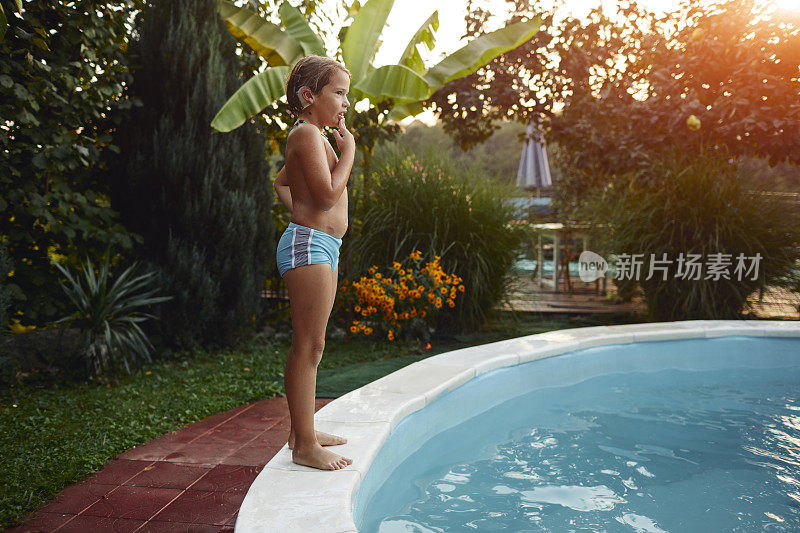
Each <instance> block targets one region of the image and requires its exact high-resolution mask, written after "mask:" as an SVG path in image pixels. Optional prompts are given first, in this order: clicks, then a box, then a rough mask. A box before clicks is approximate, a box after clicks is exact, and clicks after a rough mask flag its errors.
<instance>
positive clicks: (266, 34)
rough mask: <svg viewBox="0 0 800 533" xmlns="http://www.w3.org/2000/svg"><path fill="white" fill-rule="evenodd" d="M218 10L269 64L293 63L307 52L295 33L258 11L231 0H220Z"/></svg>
mask: <svg viewBox="0 0 800 533" xmlns="http://www.w3.org/2000/svg"><path fill="white" fill-rule="evenodd" d="M217 11H218V12H219V14H220V16H221V17H222V20H223V21H224V22H225V25H226V26H227V27H228V30H229V31H230V32H231V33H232V34H233V35H234V36H236V38H237V39H239V40H241V41H242V42H245V43H247V44H248V45H250V47H251V48H252V49H253V50H255V51H256V53H258V55H260V56H261V57H263V58H264V59H265V60H266V61H267V64H268V65H270V66H286V65H291V64H292V63H294V62H295V61H296V60H297V59H298V58H300V57H302V56H303V54H304V50H303V47H302V46H301V45H300V43H299V42H298V41H297V40H296V39H295V38H294V37H293V36H292V35H291V34H289V33H288V32H284V31H283V30H282V29H281V27H280V26H278V25H276V24H273V23H272V22H269V21H267V20H264V19H263V18H261V17H260V16H259V15H258V14H257V13H255V12H254V11H251V10H250V9H247V8H246V7H238V6H237V5H236V4H234V3H233V2H231V1H229V0H217ZM294 31H297V29H296V28H295V29H294Z"/></svg>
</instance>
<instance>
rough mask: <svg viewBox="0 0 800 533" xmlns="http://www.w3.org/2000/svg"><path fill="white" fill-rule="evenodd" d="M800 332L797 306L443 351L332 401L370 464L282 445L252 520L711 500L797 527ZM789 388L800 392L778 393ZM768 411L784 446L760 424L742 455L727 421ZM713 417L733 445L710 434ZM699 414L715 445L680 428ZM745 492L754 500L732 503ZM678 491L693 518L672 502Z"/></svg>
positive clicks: (299, 522)
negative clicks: (793, 317) (770, 316)
mask: <svg viewBox="0 0 800 533" xmlns="http://www.w3.org/2000/svg"><path fill="white" fill-rule="evenodd" d="M797 337H800V325H798V324H797V323H783V322H768V321H687V322H673V323H663V324H637V325H627V326H613V327H599V328H580V329H575V330H561V331H557V332H550V333H546V334H542V335H534V336H530V337H524V338H520V339H513V340H510V341H503V342H501V343H493V344H491V345H484V346H479V347H473V348H469V349H465V350H458V351H455V352H449V353H447V354H440V355H438V356H435V357H433V358H430V359H428V360H425V361H421V362H419V363H415V364H413V365H410V366H409V367H406V368H404V369H401V370H400V371H398V372H395V373H394V374H391V375H389V376H386V377H385V378H382V379H380V380H378V381H376V382H373V383H371V384H370V385H367V386H366V387H363V388H362V389H359V390H357V391H354V392H352V393H349V394H348V395H345V396H343V397H342V398H339V399H337V400H335V401H334V402H331V403H330V404H328V405H327V406H326V407H325V408H323V409H322V410H320V411H319V412H318V413H317V416H316V420H317V425H318V427H319V429H321V430H323V431H338V432H342V433H343V434H346V435H347V436H348V437H349V438H350V442H348V444H347V445H345V446H343V447H342V448H341V453H343V454H345V455H348V456H350V457H353V458H354V459H356V460H355V461H354V464H353V465H352V466H351V467H348V468H347V469H345V470H341V471H336V472H316V471H313V470H312V469H308V468H305V467H300V466H298V465H294V464H293V463H291V455H290V453H289V450H288V449H286V448H285V449H284V450H281V452H279V453H278V455H276V456H275V457H274V458H273V460H272V461H270V463H269V464H268V465H267V466H266V467H265V468H264V470H263V471H262V472H261V473H260V474H259V476H258V478H257V479H256V481H255V482H254V483H253V485H252V486H251V488H250V490H249V491H248V494H247V496H246V498H245V501H244V502H243V504H242V507H241V509H240V511H239V517H238V519H237V523H236V531H265V530H269V531H308V530H309V529H308V528H312V529H313V530H315V531H356V527H357V526H358V528H359V529H358V530H359V531H363V532H369V531H381V532H382V533H383V532H386V531H406V530H407V529H406V526H411V525H412V524H416V527H417V528H418V529H417V530H419V531H440V530H442V531H447V530H461V531H466V530H478V531H484V530H495V529H496V530H502V529H503V528H505V530H508V531H523V530H524V531H540V530H542V531H544V530H558V529H563V528H569V527H572V528H576V529H578V528H581V527H584V528H588V529H592V528H594V529H606V530H609V531H613V530H619V531H659V530H675V528H678V529H680V530H684V531H685V530H693V529H695V527H694V526H692V525H691V524H690V523H689V522H688V521H686V520H688V519H689V518H691V517H692V516H695V515H696V516H704V517H705V518H706V519H714V517H716V519H717V520H724V519H727V518H731V519H732V520H736V522H732V524H733V525H734V526H735V527H733V528H728V529H735V528H736V527H739V528H744V529H742V530H745V529H746V524H748V522H747V521H746V519H748V518H752V517H755V518H752V519H753V520H756V522H753V523H757V524H758V525H759V528H762V527H766V526H769V527H772V528H774V530H782V529H785V530H790V529H791V526H792V523H793V521H797V519H798V518H797V517H798V515H797V509H798V507H799V506H798V503H800V489H798V486H797V480H798V478H800V475H798V472H797V463H798V460H800V457H799V456H798V450H797V446H798V443H800V438H798V437H800V436H798V434H797V430H798V428H800V416H798V414H797V411H794V410H793V409H791V408H790V407H800V404H797V403H792V402H793V401H794V400H792V399H791V396H792V394H794V399H795V400H796V399H797V393H796V392H795V391H796V390H797V389H800V387H797V386H794V387H793V386H792V385H793V384H796V383H797V378H798V375H797V374H796V373H794V372H796V371H797V368H798V364H800V338H797ZM698 347H699V348H700V349H701V350H702V352H701V353H697V352H696V350H697V348H698ZM758 354H761V355H760V356H758ZM556 355H557V356H558V357H553V356H556ZM757 356H758V357H757ZM620 376H622V377H624V376H628V377H630V376H634V379H632V380H630V379H629V380H627V381H625V380H622V381H620V380H619V379H618V378H620ZM715 380H717V381H715ZM781 380H783V381H781ZM758 387H761V389H762V392H763V390H768V391H770V393H769V394H767V395H763V394H761V395H759V394H760V393H759V392H758V391H757V390H756V389H758ZM676 390H680V391H681V393H680V394H679V395H678V394H677V393H676ZM711 390H717V391H720V390H722V391H727V392H726V393H724V394H722V395H721V396H720V397H717V398H716V399H714V400H713V401H711V403H709V404H708V405H706V407H703V408H693V407H692V406H693V405H699V404H698V399H697V398H694V397H693V396H691V394H694V393H696V392H697V391H700V393H699V394H700V396H701V398H700V399H701V400H704V401H705V400H708V399H709V398H705V399H704V398H703V395H706V396H708V395H709V391H711ZM780 391H783V392H780ZM779 392H780V394H779ZM637 395H638V396H637ZM781 395H782V396H781ZM776 397H780V398H783V399H784V400H786V401H784V400H781V401H778V402H777V403H776V402H774V401H772V402H771V403H770V402H769V401H767V400H765V399H764V398H767V399H768V398H772V399H773V400H774V398H776ZM742 398H749V400H748V401H751V403H749V404H748V403H747V402H745V401H744V400H742ZM754 398H762V399H761V400H755V399H754ZM669 399H674V400H676V401H675V402H673V403H670V402H669V401H667V400H669ZM604 402H605V403H604ZM753 402H754V403H753ZM759 402H761V403H759ZM745 404H747V406H748V408H745ZM767 404H769V405H767ZM425 406H427V407H425ZM732 406H733V407H732ZM754 406H757V407H756V408H754ZM787 406H788V407H787ZM423 407H425V408H424V409H423ZM770 409H772V410H771V411H770ZM781 409H783V411H781ZM760 410H763V412H760ZM564 413H567V414H566V415H565V414H564ZM748 413H749V414H748ZM753 413H755V414H753ZM759 413H760V415H761V416H762V418H761V419H758V418H757V417H758V416H759ZM792 413H794V414H792ZM681 417H683V418H684V419H685V420H683V421H682V424H681V423H679V421H680V419H681ZM754 417H755V418H754ZM757 420H761V422H757ZM767 420H769V421H770V423H771V424H772V426H769V424H767V423H766V421H767ZM636 423H644V426H642V427H645V428H646V431H645V432H644V433H643V432H642V431H641V430H639V429H636V426H635V424H636ZM758 424H760V426H758ZM678 426H680V428H679V431H676V430H675V428H676V427H678ZM756 426H758V427H760V428H761V429H763V431H762V433H761V434H760V435H761V437H764V436H765V435H767V436H771V437H770V438H772V441H773V442H772V444H776V443H777V446H778V448H779V449H778V450H777V452H776V451H775V450H773V449H769V447H768V446H767V444H768V443H766V441H765V442H755V441H753V442H750V441H748V443H747V446H749V447H750V451H746V454H749V455H747V456H746V457H745V459H746V461H745V462H744V463H743V464H738V465H734V464H733V463H731V458H732V457H733V456H735V455H736V453H734V451H735V450H739V448H741V443H738V444H737V443H736V442H735V440H732V438H727V437H730V436H731V435H734V434H737V431H738V432H739V433H738V434H739V436H740V437H741V438H744V439H745V440H747V439H751V440H752V439H756V440H757V438H756V436H755V435H756V433H757V432H755V430H753V433H752V434H751V433H747V432H744V433H742V428H743V427H745V428H748V427H756ZM715 427H716V428H717V429H714V428H715ZM719 428H722V429H719ZM715 431H716V432H717V433H719V435H724V436H727V437H726V440H724V443H725V446H727V447H724V448H723V447H720V445H718V444H708V442H712V441H713V439H712V438H711V436H713V435H715V434H717V433H715ZM775 431H778V432H779V433H780V434H781V435H782V436H781V437H780V438H778V437H776V436H775V435H777V434H776V433H775ZM692 432H695V433H697V435H699V436H700V437H699V440H700V442H701V444H700V445H695V444H691V443H690V442H688V441H683V440H681V439H684V438H685V439H690V436H691V435H690V433H692ZM793 432H794V433H793ZM620 435H621V436H620ZM667 437H674V438H676V439H678V440H679V441H680V442H672V441H670V440H669V438H667ZM704 439H705V440H704ZM762 440H763V439H762ZM767 440H768V439H767ZM703 443H705V444H703ZM723 449H724V450H725V453H722V455H721V457H722V458H720V457H717V456H715V455H714V453H715V452H719V451H720V450H723ZM740 455H742V454H740ZM776 456H777V457H776ZM714 457H717V458H716V459H713V458H714ZM747 461H750V462H749V463H748V462H747ZM752 463H759V464H760V466H759V465H756V464H752ZM764 465H766V466H764ZM676 466H677V468H676ZM725 468H728V470H730V471H737V472H740V471H742V472H745V473H746V475H745V479H744V480H734V478H733V477H732V476H731V474H730V473H728V472H727V471H726V470H725ZM779 469H782V470H779ZM693 480H694V481H695V483H694V484H692V483H691V482H692V481H693ZM765 480H766V482H765ZM740 485H741V486H740ZM759 487H760V488H761V490H757V489H758V488H759ZM775 495H777V496H775ZM736 498H739V499H740V500H741V501H740V503H741V505H740V506H739V507H735V506H734V507H730V508H728V507H724V506H722V505H720V502H728V503H730V500H731V499H733V500H736ZM776 498H777V500H776ZM681 502H688V503H681ZM504 505H505V507H504ZM704 505H705V507H703V506H704ZM676 506H678V508H679V509H680V511H681V512H680V513H678V518H675V516H671V515H669V513H667V514H664V513H663V512H661V511H663V510H664V509H665V508H666V509H674V508H675V507H676ZM706 509H711V511H706ZM659 510H661V511H659ZM451 519H453V520H455V521H454V522H452V521H451V522H448V521H447V520H451ZM679 519H686V520H684V522H675V521H676V520H679ZM742 520H745V521H742ZM781 520H783V522H781ZM676 524H680V525H676ZM687 524H689V525H687ZM723 529H725V528H724V527H723ZM412 530H413V529H412Z"/></svg>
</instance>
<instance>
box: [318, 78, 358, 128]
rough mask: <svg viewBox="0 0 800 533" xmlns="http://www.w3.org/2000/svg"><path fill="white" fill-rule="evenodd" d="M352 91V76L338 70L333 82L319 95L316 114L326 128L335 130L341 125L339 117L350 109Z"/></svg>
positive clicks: (332, 79)
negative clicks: (349, 95) (349, 99)
mask: <svg viewBox="0 0 800 533" xmlns="http://www.w3.org/2000/svg"><path fill="white" fill-rule="evenodd" d="M349 91H350V76H348V75H347V73H345V72H343V71H341V70H339V69H336V71H334V73H333V76H332V77H331V81H330V82H329V83H328V84H327V85H326V86H325V87H323V88H322V92H320V94H319V95H317V98H316V101H315V102H314V104H315V106H314V107H315V108H316V109H315V112H316V114H317V117H318V118H319V120H320V122H322V124H323V125H324V126H330V127H332V128H335V127H337V126H338V125H339V115H340V114H344V113H345V112H346V111H347V108H348V107H350V102H349V101H348V100H347V94H348V92H349Z"/></svg>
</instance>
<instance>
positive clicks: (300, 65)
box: [286, 55, 350, 116]
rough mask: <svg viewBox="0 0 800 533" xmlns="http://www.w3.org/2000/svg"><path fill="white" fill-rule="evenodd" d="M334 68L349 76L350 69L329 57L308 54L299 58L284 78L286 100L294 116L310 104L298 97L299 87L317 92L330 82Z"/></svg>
mask: <svg viewBox="0 0 800 533" xmlns="http://www.w3.org/2000/svg"><path fill="white" fill-rule="evenodd" d="M336 70H341V71H342V72H344V73H345V74H347V75H348V76H350V71H349V70H347V68H345V66H344V65H342V64H341V63H339V62H338V61H336V60H334V59H331V58H329V57H324V56H317V55H310V56H305V57H302V58H300V59H299V60H298V61H297V63H295V64H294V67H292V70H291V71H290V72H289V77H288V78H286V101H287V102H288V104H289V110H290V111H291V112H292V113H293V114H294V115H295V116H297V115H299V114H300V113H301V112H302V111H303V109H304V108H305V107H306V106H307V105H310V104H309V103H308V102H306V101H305V100H303V99H301V98H300V95H299V92H300V89H301V88H303V87H308V88H309V89H311V92H312V93H314V94H319V93H320V91H322V88H323V87H325V86H326V85H327V84H328V83H330V81H331V78H332V77H333V73H334V72H335V71H336Z"/></svg>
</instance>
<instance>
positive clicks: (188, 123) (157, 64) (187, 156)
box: [108, 0, 274, 346]
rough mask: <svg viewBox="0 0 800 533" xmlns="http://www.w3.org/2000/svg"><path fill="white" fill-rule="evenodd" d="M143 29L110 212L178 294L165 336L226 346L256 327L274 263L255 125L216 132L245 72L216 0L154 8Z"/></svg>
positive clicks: (135, 46)
mask: <svg viewBox="0 0 800 533" xmlns="http://www.w3.org/2000/svg"><path fill="white" fill-rule="evenodd" d="M136 34H137V38H136V39H135V40H134V41H133V42H132V44H131V58H132V62H133V64H134V65H135V67H134V76H133V81H132V83H131V86H130V92H129V93H128V94H129V95H130V96H132V97H136V98H139V99H141V101H142V102H143V106H142V107H141V108H138V109H137V110H136V111H135V112H134V113H132V116H131V117H130V119H129V121H126V122H125V123H124V124H123V125H122V127H121V128H120V132H119V138H120V146H121V152H122V153H121V154H120V157H118V158H114V160H113V161H112V166H111V168H110V171H109V173H108V179H109V181H111V182H112V184H113V191H112V197H113V205H114V206H115V207H116V208H118V209H119V211H120V213H121V215H122V219H123V221H124V222H125V224H126V225H128V227H130V228H132V229H133V230H135V231H136V232H137V233H140V234H141V235H142V236H143V238H144V242H143V244H142V246H140V247H138V248H137V255H139V256H140V257H142V258H143V259H144V260H145V261H147V262H149V263H152V264H153V265H155V266H156V267H157V269H158V271H159V272H160V275H159V278H158V279H159V282H160V284H161V287H162V289H163V291H164V293H165V294H168V295H171V296H174V299H173V300H171V301H170V302H168V303H166V304H164V305H163V307H162V317H161V319H162V320H161V322H160V325H161V333H162V336H163V337H164V338H165V339H166V340H167V341H168V342H170V344H173V345H176V346H193V345H195V344H202V345H205V346H211V345H225V344H230V343H231V342H234V341H235V340H236V339H237V338H238V337H239V336H240V335H241V334H243V333H245V332H246V331H247V329H248V326H250V325H251V324H252V323H253V319H254V315H255V314H256V313H257V306H258V303H259V298H260V295H261V289H262V288H263V286H264V281H265V277H266V271H267V266H268V265H269V264H270V263H271V262H274V239H273V235H272V226H271V223H270V210H271V205H272V191H270V190H269V181H268V179H267V172H266V164H265V153H266V146H265V142H264V137H263V135H262V134H261V133H260V132H259V131H258V129H257V126H256V124H255V123H248V124H246V125H245V126H244V127H242V128H240V129H239V130H237V131H236V132H233V133H230V134H226V135H221V134H218V133H216V132H214V131H213V130H212V128H211V127H210V125H209V124H210V122H211V119H212V118H213V116H214V114H215V113H216V111H217V109H219V106H220V105H222V104H223V103H224V101H225V99H226V97H227V95H228V94H230V92H231V91H232V90H233V89H235V88H236V87H237V86H238V85H239V84H241V79H240V77H241V72H242V70H243V65H242V62H241V61H240V60H239V59H238V58H237V57H236V54H235V49H236V46H235V40H234V39H233V37H232V36H231V35H230V34H229V33H228V31H227V30H226V29H225V26H224V25H223V23H222V21H221V20H220V18H219V17H218V16H217V14H216V4H215V2H214V0H187V1H186V2H180V3H173V2H163V1H150V2H148V3H147V6H146V7H145V9H144V10H143V11H142V12H141V13H140V14H139V16H138V17H137V21H136Z"/></svg>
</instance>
